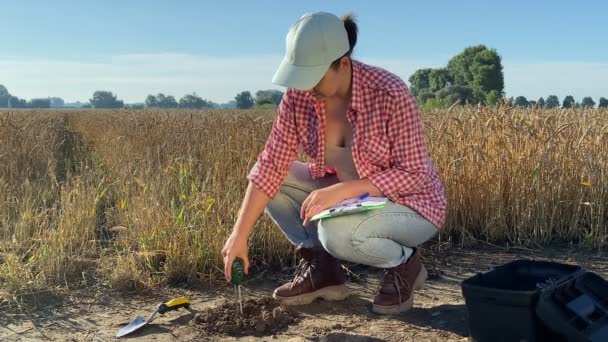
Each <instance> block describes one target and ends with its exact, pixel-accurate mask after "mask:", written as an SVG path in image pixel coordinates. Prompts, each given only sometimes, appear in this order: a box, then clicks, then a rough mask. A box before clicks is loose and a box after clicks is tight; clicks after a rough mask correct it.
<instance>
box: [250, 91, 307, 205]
mask: <svg viewBox="0 0 608 342" xmlns="http://www.w3.org/2000/svg"><path fill="white" fill-rule="evenodd" d="M290 96H291V94H290V90H289V89H288V90H287V91H286V92H285V94H284V95H283V98H282V99H281V103H280V104H279V108H278V110H277V117H276V118H275V120H274V121H273V124H272V129H271V132H270V135H269V136H268V138H267V140H266V144H265V146H264V150H263V151H262V152H261V153H260V154H259V155H258V158H257V163H256V164H255V165H254V166H253V168H252V169H251V170H250V172H249V174H248V175H247V179H248V180H249V181H250V182H252V183H253V184H254V185H255V186H256V188H258V189H259V190H260V191H262V192H263V193H264V194H266V195H267V196H268V197H270V198H274V196H275V195H276V194H277V192H278V191H279V188H280V186H281V184H282V183H283V180H284V179H285V177H286V176H287V173H288V172H289V169H290V168H291V164H292V163H293V161H295V159H296V158H297V150H298V138H297V133H296V132H297V131H296V126H295V125H296V121H295V113H294V107H293V103H292V101H291V99H290Z"/></svg>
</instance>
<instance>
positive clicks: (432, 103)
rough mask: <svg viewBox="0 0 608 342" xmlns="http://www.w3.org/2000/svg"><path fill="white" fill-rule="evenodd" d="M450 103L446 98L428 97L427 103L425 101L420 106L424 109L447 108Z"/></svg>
mask: <svg viewBox="0 0 608 342" xmlns="http://www.w3.org/2000/svg"><path fill="white" fill-rule="evenodd" d="M447 107H448V104H447V102H446V100H445V99H438V98H432V99H428V101H426V102H425V103H423V104H422V105H421V106H420V108H421V109H422V110H431V109H440V108H447Z"/></svg>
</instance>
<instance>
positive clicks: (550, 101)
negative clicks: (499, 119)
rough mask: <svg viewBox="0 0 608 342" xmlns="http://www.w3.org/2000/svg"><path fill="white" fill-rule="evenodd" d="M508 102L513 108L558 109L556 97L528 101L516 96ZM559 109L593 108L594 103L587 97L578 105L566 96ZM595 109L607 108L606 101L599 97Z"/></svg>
mask: <svg viewBox="0 0 608 342" xmlns="http://www.w3.org/2000/svg"><path fill="white" fill-rule="evenodd" d="M509 102H510V103H511V104H512V105H513V106H515V107H538V108H560V101H559V98H558V97H557V96H556V95H549V96H547V100H545V99H543V98H542V97H541V98H539V99H538V100H536V101H534V100H528V99H526V97H525V96H518V97H516V98H515V100H513V98H510V99H509ZM561 108H595V101H593V98H591V97H590V96H587V97H584V98H583V99H582V101H581V102H580V103H579V102H578V101H575V100H574V97H573V96H572V95H568V96H566V97H564V100H563V101H562V102H561ZM597 108H608V99H606V98H605V97H600V99H599V102H598V104H597Z"/></svg>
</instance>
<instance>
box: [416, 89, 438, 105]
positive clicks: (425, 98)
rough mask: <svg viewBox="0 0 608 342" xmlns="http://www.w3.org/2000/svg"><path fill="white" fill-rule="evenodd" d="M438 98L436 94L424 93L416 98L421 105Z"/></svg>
mask: <svg viewBox="0 0 608 342" xmlns="http://www.w3.org/2000/svg"><path fill="white" fill-rule="evenodd" d="M436 97H437V96H436V95H435V94H433V93H429V92H424V93H421V94H418V97H417V98H416V100H417V101H418V103H419V104H424V103H426V102H427V101H428V100H430V99H434V98H436Z"/></svg>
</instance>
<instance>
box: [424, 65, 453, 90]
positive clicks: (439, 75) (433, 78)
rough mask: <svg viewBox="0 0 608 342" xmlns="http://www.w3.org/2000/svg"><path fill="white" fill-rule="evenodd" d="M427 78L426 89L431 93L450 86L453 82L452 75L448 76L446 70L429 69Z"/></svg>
mask: <svg viewBox="0 0 608 342" xmlns="http://www.w3.org/2000/svg"><path fill="white" fill-rule="evenodd" d="M428 78H429V79H428V81H429V86H428V89H429V90H430V91H431V92H433V93H434V92H436V91H439V90H441V89H443V88H445V87H446V86H448V85H451V84H452V83H453V82H454V80H453V79H452V75H450V72H449V71H448V69H446V68H441V69H431V72H430V73H429V75H428Z"/></svg>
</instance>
